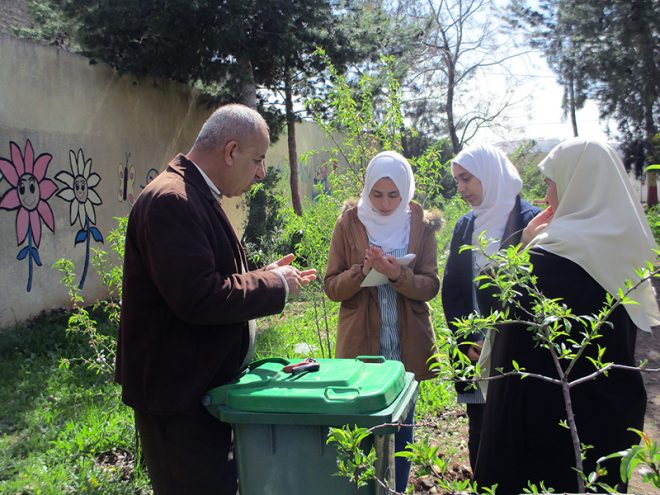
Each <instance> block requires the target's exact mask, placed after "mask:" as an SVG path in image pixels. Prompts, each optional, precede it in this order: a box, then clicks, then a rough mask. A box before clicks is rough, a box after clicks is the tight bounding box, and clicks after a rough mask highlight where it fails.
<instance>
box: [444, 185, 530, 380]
mask: <svg viewBox="0 0 660 495" xmlns="http://www.w3.org/2000/svg"><path fill="white" fill-rule="evenodd" d="M540 211H541V210H539V209H538V208H537V207H536V206H532V205H531V204H530V203H528V202H527V201H525V200H523V199H520V196H518V197H517V198H516V202H515V204H514V206H513V209H512V210H511V213H510V214H509V219H508V221H507V224H506V227H505V229H504V235H503V241H502V247H506V246H510V245H516V244H518V243H519V242H520V237H521V235H522V229H523V228H524V227H525V226H526V225H527V224H528V223H529V222H530V220H531V219H532V218H534V217H535V216H536V215H537V214H538V213H539V212H540ZM474 220H475V216H474V212H470V213H468V214H466V215H463V216H462V217H461V218H459V219H458V221H457V222H456V226H455V227H454V232H453V234H452V237H451V242H450V245H449V256H448V257H447V263H446V265H445V272H444V275H443V277H442V307H443V310H444V313H445V319H446V320H447V325H448V326H449V329H450V330H452V331H453V332H456V325H455V324H454V320H456V319H458V318H464V317H466V316H467V315H469V314H470V313H472V311H473V310H474V308H473V303H472V285H473V283H474V282H473V279H474V275H473V273H472V251H463V252H459V250H460V247H461V246H463V245H465V244H468V245H470V244H472V233H473V231H474ZM479 338H481V336H480V335H471V336H468V337H465V338H461V339H459V343H461V342H466V341H468V342H475V341H476V340H478V339H479ZM461 349H462V350H464V351H465V352H467V349H465V348H463V347H462V348H461ZM467 387H468V385H466V384H464V383H457V384H456V391H457V392H465V391H466V390H467Z"/></svg>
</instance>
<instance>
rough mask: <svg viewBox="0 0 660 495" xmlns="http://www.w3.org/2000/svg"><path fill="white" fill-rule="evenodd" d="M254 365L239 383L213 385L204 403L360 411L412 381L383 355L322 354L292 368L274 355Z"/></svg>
mask: <svg viewBox="0 0 660 495" xmlns="http://www.w3.org/2000/svg"><path fill="white" fill-rule="evenodd" d="M264 361H265V362H263V363H261V364H259V365H258V366H256V367H254V368H253V369H250V371H248V372H247V373H245V374H244V375H243V376H242V377H241V378H240V379H239V380H238V381H237V382H236V383H231V384H228V385H223V386H221V387H217V388H214V389H212V390H210V391H209V392H208V394H207V397H205V405H206V406H207V407H208V408H209V410H210V411H211V412H212V413H213V410H214V408H217V407H218V406H219V407H221V408H231V409H232V410H235V411H251V412H268V413H307V414H309V413H315V414H356V413H369V412H374V411H379V410H381V409H384V408H386V407H387V406H389V405H390V404H392V402H393V401H394V400H395V399H396V398H397V396H398V395H399V394H400V393H401V391H402V390H403V389H404V387H405V386H406V385H407V380H406V371H405V369H404V367H403V364H402V363H401V362H399V361H391V360H385V359H384V358H382V357H381V356H377V357H370V356H359V357H358V358H355V359H318V360H317V361H318V363H319V370H318V371H311V372H303V373H299V374H291V373H287V372H285V371H284V370H283V369H284V366H285V364H287V363H288V361H286V360H283V359H281V358H275V359H273V360H272V361H269V360H264Z"/></svg>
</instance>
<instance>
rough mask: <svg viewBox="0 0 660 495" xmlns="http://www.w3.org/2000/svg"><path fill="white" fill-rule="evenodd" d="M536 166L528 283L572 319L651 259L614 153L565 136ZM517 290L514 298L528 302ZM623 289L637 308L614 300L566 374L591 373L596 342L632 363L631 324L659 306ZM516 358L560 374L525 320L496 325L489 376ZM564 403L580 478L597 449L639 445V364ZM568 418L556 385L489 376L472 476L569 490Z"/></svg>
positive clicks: (642, 403)
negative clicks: (539, 185)
mask: <svg viewBox="0 0 660 495" xmlns="http://www.w3.org/2000/svg"><path fill="white" fill-rule="evenodd" d="M539 168H540V170H541V172H542V173H543V174H544V175H545V176H546V183H547V184H548V192H547V195H546V201H547V202H548V204H549V205H550V207H549V211H550V212H552V214H553V215H554V216H553V217H552V219H551V220H550V222H549V223H548V224H546V225H542V226H540V227H539V225H538V222H536V221H532V222H531V223H530V224H529V226H528V228H527V229H525V233H524V234H523V240H526V238H527V237H533V234H537V235H536V237H535V238H534V239H533V241H532V242H531V245H532V249H531V252H530V254H531V261H532V264H533V267H534V268H533V270H534V271H533V273H534V274H535V275H536V277H537V285H538V287H539V289H540V290H541V291H542V293H543V295H544V296H545V297H547V298H561V300H562V302H563V303H564V304H566V305H567V306H568V307H569V308H572V309H573V313H574V314H576V315H592V314H597V313H598V312H599V311H600V310H601V308H602V307H603V305H604V303H605V298H606V294H607V293H609V294H611V295H613V296H616V295H617V289H618V288H619V287H623V286H624V283H625V280H626V279H631V280H633V281H634V280H639V278H638V277H637V276H636V275H635V272H634V269H635V268H636V267H640V266H643V265H644V264H645V261H646V260H653V259H654V258H655V255H654V253H653V248H655V241H654V239H653V236H652V234H651V231H650V229H649V227H648V224H647V222H646V218H645V216H644V213H643V211H642V209H641V207H640V205H639V202H638V201H637V199H636V194H635V193H634V191H633V190H632V188H631V186H630V183H629V182H628V179H627V176H626V174H625V171H624V168H623V165H622V163H621V161H620V159H619V158H618V156H617V155H616V152H614V150H612V149H611V148H610V147H608V146H607V145H605V144H601V143H598V142H593V141H586V140H583V139H579V138H578V139H571V140H568V141H565V142H563V143H561V144H560V145H559V146H557V147H556V148H555V149H553V150H552V151H551V152H550V154H549V155H548V157H547V158H546V159H545V160H544V161H543V162H541V164H539ZM539 232H540V233H539ZM525 297H526V296H525V295H523V299H522V302H523V304H528V303H529V301H527V302H526V301H525ZM630 297H632V298H633V299H635V300H636V301H638V302H639V303H640V304H639V305H625V306H619V307H618V308H617V309H616V310H615V311H614V312H613V313H612V314H611V315H610V317H609V318H608V321H609V323H610V324H611V325H603V327H602V330H601V334H602V337H601V338H599V339H598V340H597V341H596V343H595V344H592V345H591V346H590V347H589V348H588V350H587V352H586V353H585V355H584V356H583V357H581V358H580V359H579V360H578V361H577V364H576V366H575V368H574V369H573V370H572V371H571V373H570V375H569V380H570V381H573V380H575V379H578V378H580V377H583V376H586V375H589V374H591V373H593V372H594V371H595V368H594V365H593V364H592V363H591V362H590V361H589V360H588V359H587V357H596V356H597V353H598V347H601V348H603V347H604V348H605V349H606V351H605V353H604V355H603V356H602V360H603V361H604V362H613V363H615V364H620V365H626V366H635V361H634V352H635V337H636V331H637V328H639V329H641V330H645V331H650V329H651V326H654V325H657V324H658V323H660V314H659V313H658V307H657V303H656V300H655V295H654V293H653V290H652V288H651V286H650V283H648V281H647V282H645V283H644V284H643V285H642V286H640V287H639V288H638V289H637V290H636V291H634V292H633V293H632V294H630ZM527 309H529V307H528V308H527ZM567 331H568V332H569V334H570V336H571V337H572V338H575V339H576V340H579V336H580V332H581V331H583V328H581V327H580V325H578V324H577V323H574V324H573V326H572V327H571V328H569V329H567ZM514 360H515V361H516V362H517V363H518V365H520V366H521V367H524V368H525V370H526V371H529V372H531V373H537V374H540V375H544V376H547V377H551V378H558V373H557V371H556V368H555V364H554V362H553V361H552V359H551V356H550V353H549V351H548V350H547V349H545V348H542V347H538V346H536V345H535V343H534V340H533V336H532V333H531V331H529V330H527V329H526V328H525V326H524V325H508V326H505V327H503V328H501V329H500V331H499V332H498V335H497V338H496V339H495V341H494V345H493V349H492V362H491V373H493V370H495V369H497V368H503V369H504V371H508V370H511V369H512V362H513V361H514ZM564 369H565V366H564ZM495 373H496V372H495ZM571 402H572V406H573V410H574V413H575V420H576V423H577V430H578V434H579V436H580V442H581V443H582V444H586V445H590V446H591V447H590V448H589V449H587V450H586V452H585V455H586V457H585V459H584V472H585V474H589V473H590V472H592V471H593V470H594V469H595V466H596V460H597V459H599V458H600V457H601V456H604V455H607V454H611V453H613V452H617V451H620V450H623V449H626V448H628V447H630V446H631V445H633V444H636V443H637V442H638V441H639V437H637V435H636V434H635V433H633V432H630V431H628V428H636V429H639V430H641V429H643V425H644V412H645V407H646V393H645V390H644V384H643V382H642V377H641V374H640V372H639V371H629V370H621V369H614V370H611V371H610V372H609V373H608V376H603V375H601V376H599V377H598V378H595V379H593V380H589V381H585V382H584V383H581V384H580V385H577V386H576V387H574V388H572V389H571ZM566 418H567V413H566V409H565V405H564V399H563V397H562V393H561V389H560V387H559V386H557V385H555V384H551V383H548V382H545V381H541V380H538V379H535V378H526V379H524V380H521V379H520V377H517V376H511V377H506V378H501V379H497V380H494V381H492V382H491V383H490V385H489V388H488V401H487V403H486V407H485V411H484V425H483V430H482V436H481V445H480V450H479V456H478V459H477V465H476V469H475V479H476V481H477V482H478V483H479V484H480V486H491V485H493V484H495V483H498V489H497V494H498V495H512V494H519V493H522V491H523V489H524V488H525V487H526V486H527V483H528V481H531V482H532V483H535V484H537V485H539V483H540V482H545V487H546V488H553V489H554V490H555V491H557V492H564V491H568V492H575V491H577V490H578V484H577V474H576V472H575V470H574V468H575V454H574V450H573V446H572V441H571V436H570V432H569V430H567V429H565V428H563V427H561V426H560V425H559V422H560V421H562V420H565V419H566ZM605 466H606V468H607V470H608V474H607V475H606V476H604V477H603V478H601V479H600V481H603V482H605V483H607V484H609V485H611V486H613V487H616V488H617V489H618V490H619V491H625V490H626V485H625V484H624V483H623V482H622V481H621V479H620V477H619V469H618V463H617V462H615V461H611V462H608V463H606V464H605Z"/></svg>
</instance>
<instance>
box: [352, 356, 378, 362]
mask: <svg viewBox="0 0 660 495" xmlns="http://www.w3.org/2000/svg"><path fill="white" fill-rule="evenodd" d="M355 359H357V360H358V361H362V362H363V363H384V362H385V356H357V357H356V358H355Z"/></svg>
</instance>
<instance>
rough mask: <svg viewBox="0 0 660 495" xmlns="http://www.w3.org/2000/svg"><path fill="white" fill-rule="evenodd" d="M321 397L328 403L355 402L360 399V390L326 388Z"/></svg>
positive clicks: (353, 388) (352, 388)
mask: <svg viewBox="0 0 660 495" xmlns="http://www.w3.org/2000/svg"><path fill="white" fill-rule="evenodd" d="M323 395H324V396H325V398H326V400H328V401H339V402H355V400H357V399H358V398H359V397H360V390H359V389H357V388H355V387H326V389H325V391H324V392H323Z"/></svg>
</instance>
